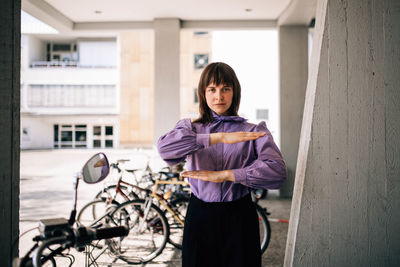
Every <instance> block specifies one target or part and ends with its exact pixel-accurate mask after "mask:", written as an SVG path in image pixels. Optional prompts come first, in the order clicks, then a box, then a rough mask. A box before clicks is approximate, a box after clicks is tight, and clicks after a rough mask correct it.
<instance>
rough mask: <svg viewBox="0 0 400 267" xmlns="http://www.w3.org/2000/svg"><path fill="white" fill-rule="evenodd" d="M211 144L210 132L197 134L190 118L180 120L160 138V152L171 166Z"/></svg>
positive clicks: (158, 145)
mask: <svg viewBox="0 0 400 267" xmlns="http://www.w3.org/2000/svg"><path fill="white" fill-rule="evenodd" d="M209 145H210V135H209V134H197V133H196V132H195V130H194V129H193V128H192V123H191V121H190V119H183V120H180V121H178V123H177V124H176V126H175V128H174V129H173V130H172V131H170V132H168V133H166V134H165V135H163V136H161V137H160V138H159V139H158V144H157V147H158V153H159V154H160V156H161V158H162V159H163V160H164V161H165V162H166V163H167V164H168V165H170V166H172V165H175V164H178V163H179V162H182V161H184V160H185V158H186V156H187V155H190V154H193V153H195V152H196V151H197V150H199V149H203V148H207V147H209Z"/></svg>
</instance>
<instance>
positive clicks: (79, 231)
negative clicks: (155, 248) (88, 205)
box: [13, 153, 129, 267]
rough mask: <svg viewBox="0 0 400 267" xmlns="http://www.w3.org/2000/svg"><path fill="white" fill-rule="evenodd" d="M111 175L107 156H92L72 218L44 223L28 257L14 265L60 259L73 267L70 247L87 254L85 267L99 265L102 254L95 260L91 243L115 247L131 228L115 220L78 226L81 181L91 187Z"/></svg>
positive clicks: (51, 262)
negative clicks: (67, 261)
mask: <svg viewBox="0 0 400 267" xmlns="http://www.w3.org/2000/svg"><path fill="white" fill-rule="evenodd" d="M108 173H109V165H108V160H107V157H106V156H105V155H104V154H103V153H98V154H95V155H94V156H93V157H91V158H90V159H89V160H88V161H87V162H86V164H85V165H84V167H83V168H82V170H81V171H80V172H79V173H78V174H77V175H76V176H75V181H74V203H73V209H72V211H71V213H70V217H69V219H68V220H67V219H65V218H54V219H44V220H40V223H39V227H38V228H39V233H40V234H39V235H37V236H35V237H34V238H33V241H34V242H35V244H34V245H33V246H32V248H31V249H30V250H29V251H28V252H27V253H26V254H25V255H24V257H22V258H16V259H14V262H13V266H19V267H28V266H34V267H41V266H42V265H46V266H56V265H57V262H56V260H55V258H57V257H62V258H66V259H68V260H69V261H70V264H69V266H71V265H72V264H73V263H74V256H73V255H71V254H69V252H66V253H65V252H64V251H65V250H69V249H70V248H75V249H76V250H78V251H80V252H82V251H85V253H86V258H85V266H91V265H96V266H97V263H96V260H97V258H98V257H99V256H100V255H97V256H96V257H93V254H92V252H93V250H90V249H89V248H88V247H89V246H90V245H91V243H92V242H93V241H96V242H97V243H98V242H100V240H103V241H104V244H105V245H106V246H109V245H112V244H113V243H114V242H116V241H117V240H122V239H123V238H124V236H127V234H128V230H129V229H128V228H127V227H126V226H125V225H121V224H118V223H116V222H115V221H114V222H112V221H108V222H107V223H106V224H103V225H98V226H97V227H94V226H93V227H84V226H82V225H79V224H77V225H76V226H75V223H76V206H77V190H78V184H79V180H80V179H83V180H84V181H85V182H86V183H89V184H91V183H97V182H99V181H101V180H103V179H104V178H105V177H106V176H107V175H108ZM34 229H36V228H34ZM25 233H26V232H25ZM25 233H24V234H25ZM22 235H23V234H22ZM22 235H21V236H22ZM14 244H15V243H14Z"/></svg>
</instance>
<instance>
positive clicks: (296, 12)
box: [277, 0, 317, 26]
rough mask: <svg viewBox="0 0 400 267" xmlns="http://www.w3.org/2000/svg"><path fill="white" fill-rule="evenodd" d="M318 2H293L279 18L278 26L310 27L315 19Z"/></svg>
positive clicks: (299, 0) (311, 0) (313, 0)
mask: <svg viewBox="0 0 400 267" xmlns="http://www.w3.org/2000/svg"><path fill="white" fill-rule="evenodd" d="M316 10H317V0H292V1H291V2H290V3H289V5H288V6H287V7H286V8H285V10H284V11H283V12H282V14H281V15H280V16H279V18H278V21H277V23H278V25H280V26H292V25H303V26H308V25H309V24H310V21H311V19H313V18H315V12H316Z"/></svg>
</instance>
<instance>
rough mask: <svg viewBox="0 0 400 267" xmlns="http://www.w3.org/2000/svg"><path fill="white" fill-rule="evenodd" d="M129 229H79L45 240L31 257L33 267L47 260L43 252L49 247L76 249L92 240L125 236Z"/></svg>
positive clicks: (121, 227)
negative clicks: (60, 246)
mask: <svg viewBox="0 0 400 267" xmlns="http://www.w3.org/2000/svg"><path fill="white" fill-rule="evenodd" d="M128 233H129V228H128V227H126V226H116V227H108V228H100V229H93V228H90V227H79V228H77V229H73V230H72V231H71V230H69V231H68V230H67V231H64V232H63V234H62V235H60V236H57V237H52V238H47V239H45V240H44V241H43V242H42V244H40V245H39V246H38V248H37V249H36V250H35V253H34V255H33V257H32V263H33V266H34V267H41V266H42V260H43V259H44V261H43V262H45V261H46V260H48V258H47V259H46V258H43V255H42V253H43V251H44V250H45V249H46V248H48V247H49V246H51V245H57V244H59V245H63V249H62V250H64V249H67V248H69V247H72V246H75V247H77V248H80V247H83V246H85V245H88V244H90V243H91V242H92V241H94V240H102V239H110V238H114V237H120V236H126V235H128ZM62 250H61V251H62Z"/></svg>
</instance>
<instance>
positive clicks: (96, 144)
mask: <svg viewBox="0 0 400 267" xmlns="http://www.w3.org/2000/svg"><path fill="white" fill-rule="evenodd" d="M93 147H94V148H97V147H101V141H100V140H93Z"/></svg>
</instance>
